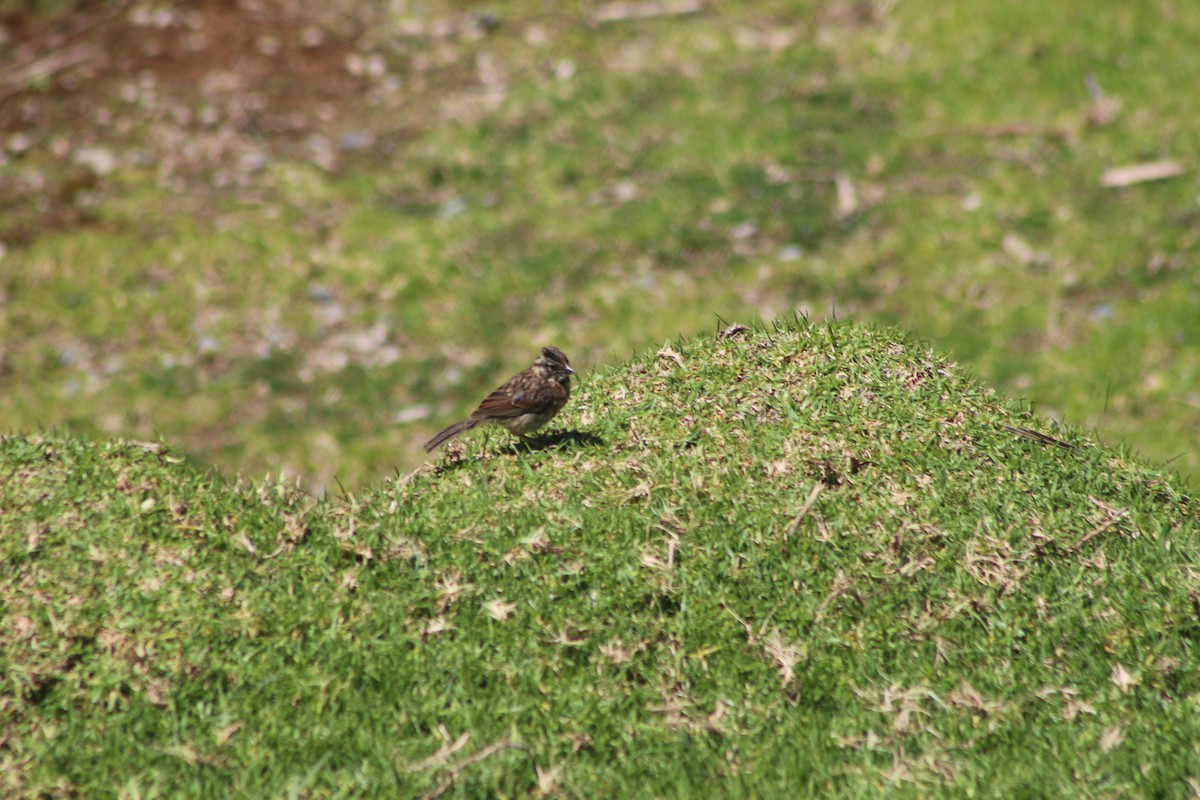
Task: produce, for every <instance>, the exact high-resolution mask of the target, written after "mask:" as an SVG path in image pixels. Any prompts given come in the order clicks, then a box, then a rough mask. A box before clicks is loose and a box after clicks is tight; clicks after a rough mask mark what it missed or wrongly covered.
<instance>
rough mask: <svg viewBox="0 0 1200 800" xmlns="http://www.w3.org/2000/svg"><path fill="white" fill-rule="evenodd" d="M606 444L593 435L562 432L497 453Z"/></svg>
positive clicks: (534, 438)
mask: <svg viewBox="0 0 1200 800" xmlns="http://www.w3.org/2000/svg"><path fill="white" fill-rule="evenodd" d="M596 444H604V440H603V439H601V438H600V437H599V436H596V435H595V434H593V433H584V432H583V431H560V432H558V433H549V434H544V435H542V436H530V437H527V438H526V439H525V441H521V442H513V443H512V444H509V445H508V446H506V447H501V448H500V449H499V450H497V451H496V452H498V453H505V454H510V455H515V454H516V453H521V452H529V451H533V452H537V451H541V450H570V449H572V448H575V447H588V446H590V445H596Z"/></svg>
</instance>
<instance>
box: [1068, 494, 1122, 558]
mask: <svg viewBox="0 0 1200 800" xmlns="http://www.w3.org/2000/svg"><path fill="white" fill-rule="evenodd" d="M1088 500H1091V501H1092V505H1094V506H1096V507H1097V508H1099V509H1101V510H1102V511H1104V512H1105V513H1107V514H1108V515H1109V516H1108V519H1107V520H1105V521H1104V522H1102V523H1100V524H1099V525H1097V526H1096V527H1095V528H1093V529H1092V530H1090V531H1088V532H1087V533H1085V534H1084V535H1083V537H1082V538H1081V539H1080V540H1079V541H1077V542H1075V544H1073V545H1071V546H1070V547H1067V548H1065V549H1064V550H1063V552H1064V553H1074V552H1076V551H1078V550H1079V549H1080V548H1081V547H1083V546H1084V545H1085V544H1087V543H1088V542H1090V541H1091V540H1092V539H1095V538H1096V537H1097V536H1099V535H1100V534H1102V533H1104V532H1105V531H1107V530H1109V529H1110V528H1112V527H1113V526H1114V525H1116V524H1117V523H1118V522H1120V521H1121V520H1123V519H1126V518H1128V517H1129V509H1127V508H1122V509H1116V508H1113V507H1112V506H1110V505H1106V504H1104V503H1102V502H1100V501H1099V500H1097V499H1096V498H1094V497H1092V496H1091V495H1088Z"/></svg>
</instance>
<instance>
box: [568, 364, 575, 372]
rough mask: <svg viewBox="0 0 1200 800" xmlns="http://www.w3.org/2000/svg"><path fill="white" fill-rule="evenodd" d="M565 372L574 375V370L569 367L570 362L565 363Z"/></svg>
mask: <svg viewBox="0 0 1200 800" xmlns="http://www.w3.org/2000/svg"><path fill="white" fill-rule="evenodd" d="M567 372H569V373H571V374H572V375H574V374H575V370H573V369H571V365H570V364H567Z"/></svg>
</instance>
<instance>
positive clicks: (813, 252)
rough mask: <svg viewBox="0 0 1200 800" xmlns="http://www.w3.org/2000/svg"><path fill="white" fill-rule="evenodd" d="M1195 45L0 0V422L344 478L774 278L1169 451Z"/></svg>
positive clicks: (311, 8) (1036, 18)
mask: <svg viewBox="0 0 1200 800" xmlns="http://www.w3.org/2000/svg"><path fill="white" fill-rule="evenodd" d="M1198 41H1200V4H1196V3H1190V2H1181V1H1180V0H1058V2H1054V3H1029V2H1026V1H1025V0H997V2H993V3H988V4H980V3H977V2H974V0H943V2H939V3H925V2H920V3H918V2H911V1H907V2H906V0H875V1H874V2H870V1H868V0H858V1H857V2H855V1H851V2H805V1H804V0H792V1H791V2H783V1H782V0H763V1H762V2H744V1H743V0H632V1H631V2H586V1H582V0H581V1H580V2H570V3H564V2H545V0H512V1H511V2H492V3H471V2H450V1H449V0H426V1H425V2H419V1H418V0H408V1H405V0H392V1H391V2H383V1H381V2H366V0H358V2H348V1H347V0H331V2H326V3H321V4H317V3H305V2H299V0H195V1H194V2H181V1H179V2H173V1H172V0H158V1H157V2H128V1H124V0H111V1H109V2H100V1H98V0H93V2H67V1H66V0H0V431H3V432H12V431H22V432H36V431H38V430H50V429H54V430H58V431H69V432H72V433H76V434H79V435H81V436H87V437H110V436H123V437H130V438H136V439H157V438H160V437H161V438H162V439H164V440H166V441H167V442H169V443H170V444H172V445H173V446H175V447H177V448H179V449H180V450H182V451H183V452H185V453H186V454H187V455H188V456H189V458H191V459H193V460H194V461H196V462H198V463H199V464H202V465H206V466H210V467H212V468H215V469H218V470H219V471H221V472H222V473H224V474H227V475H231V476H232V475H234V474H239V473H240V474H244V475H248V476H250V477H261V476H263V475H264V474H268V473H269V474H272V475H277V474H280V473H283V474H285V475H288V476H294V477H296V478H298V479H300V480H301V482H302V484H303V485H304V486H305V487H306V488H308V489H310V490H312V491H314V492H322V491H325V490H327V489H331V488H332V489H333V490H334V491H337V482H338V481H340V482H341V483H342V484H343V485H345V486H346V488H348V489H354V488H358V487H362V486H366V485H368V484H370V483H372V482H374V481H378V480H380V479H381V478H383V477H386V476H388V475H391V474H393V473H394V472H395V471H397V470H399V471H405V470H407V469H410V468H412V467H414V466H415V465H417V464H419V463H420V462H421V461H422V460H424V459H425V458H426V456H425V454H424V453H423V452H422V451H421V449H420V445H421V443H422V442H423V441H425V440H426V439H427V438H428V437H429V436H431V435H432V434H433V433H434V432H436V431H437V430H438V429H439V428H441V427H442V426H444V425H446V424H448V423H450V422H452V421H454V420H455V419H457V418H458V417H460V416H462V415H465V414H466V413H468V412H469V411H470V410H471V409H472V408H473V407H474V405H475V404H476V403H477V402H478V401H479V399H480V398H481V397H482V396H483V394H484V393H485V392H486V391H487V390H489V389H491V388H492V387H493V386H494V385H496V383H497V382H499V381H501V380H503V379H505V378H507V377H508V376H509V375H510V374H512V373H513V372H515V371H516V370H517V369H520V368H522V367H524V366H526V365H527V364H528V362H529V361H530V360H532V358H533V357H534V356H535V355H536V352H537V348H538V347H540V346H541V345H542V344H556V345H558V346H559V347H561V348H562V349H563V350H564V351H566V352H567V354H568V355H569V356H570V357H571V359H572V362H573V363H574V364H575V365H576V367H577V368H582V369H581V371H584V372H586V370H587V369H588V368H594V367H598V366H600V365H604V364H611V363H616V362H619V361H622V360H624V359H626V358H627V357H629V356H630V355H631V354H632V353H634V352H637V351H640V350H643V349H646V348H649V347H653V346H656V345H658V344H660V343H662V342H663V341H664V340H666V339H670V338H673V337H675V336H677V335H680V334H683V335H693V334H697V333H704V332H711V331H713V330H714V329H716V328H717V327H718V325H719V321H718V317H720V318H721V319H724V320H727V321H738V322H752V321H756V320H764V321H769V320H771V319H773V318H776V317H779V316H787V317H790V316H791V315H793V314H794V313H800V314H803V315H807V316H808V317H809V318H810V319H813V320H822V319H826V318H829V317H832V316H836V317H837V318H838V319H843V320H855V321H861V322H876V323H889V324H890V323H897V324H899V325H901V326H903V327H904V328H906V329H908V330H909V331H911V332H912V333H913V334H914V335H916V336H917V337H919V338H921V339H923V340H925V341H927V342H929V343H930V344H931V345H932V346H934V347H936V348H938V349H940V350H943V351H946V352H948V353H950V354H951V355H952V357H954V358H955V359H957V360H958V361H960V362H961V363H963V364H965V365H968V366H969V367H970V368H971V369H972V370H973V371H974V372H975V373H976V374H977V375H978V376H979V377H980V379H981V380H982V381H984V382H985V383H987V384H990V385H992V386H995V387H996V388H997V389H999V390H1001V391H1003V392H1005V393H1008V394H1010V395H1012V396H1015V397H1021V398H1026V399H1027V400H1028V401H1029V402H1030V403H1032V404H1034V405H1035V406H1036V408H1037V409H1038V410H1039V411H1040V412H1042V413H1045V414H1047V415H1049V416H1051V417H1054V418H1058V419H1062V420H1064V421H1066V422H1070V423H1077V424H1082V425H1085V426H1090V427H1093V428H1095V429H1097V430H1098V432H1099V433H1100V435H1101V436H1102V437H1103V438H1105V439H1107V440H1110V441H1120V442H1126V443H1129V444H1130V445H1132V446H1133V447H1134V448H1135V449H1136V450H1137V451H1139V452H1140V453H1141V454H1142V455H1144V456H1147V457H1149V458H1153V459H1156V460H1168V459H1169V460H1172V463H1173V464H1174V465H1175V467H1176V468H1177V469H1179V470H1180V471H1181V472H1183V473H1184V474H1185V475H1187V476H1189V478H1190V479H1191V480H1192V481H1193V482H1194V481H1195V478H1196V476H1197V475H1200V424H1198V417H1200V388H1198V379H1200V264H1198V262H1197V254H1198V243H1200V242H1198V239H1200V186H1198V181H1197V175H1198V173H1197V166H1198V164H1200V135H1198V134H1197V131H1200V106H1198V105H1197V103H1196V101H1195V81H1194V78H1188V77H1186V76H1195V75H1200V48H1197V47H1196V43H1197V42H1198ZM585 380H586V375H585Z"/></svg>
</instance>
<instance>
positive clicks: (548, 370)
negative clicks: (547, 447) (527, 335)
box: [425, 346, 575, 453]
mask: <svg viewBox="0 0 1200 800" xmlns="http://www.w3.org/2000/svg"><path fill="white" fill-rule="evenodd" d="M574 374H575V370H573V369H571V362H570V361H568V360H567V357H566V355H564V354H563V351H562V350H559V349H558V348H557V347H551V346H547V347H543V348H542V354H541V355H540V356H538V357H537V358H536V359H535V360H534V362H533V363H532V364H530V365H529V366H528V367H527V368H526V369H523V370H521V371H520V372H518V373H517V374H516V375H514V376H512V377H511V378H509V379H508V380H507V381H505V383H504V385H503V386H501V387H500V388H499V389H497V390H496V391H494V392H492V393H491V394H489V395H488V396H487V397H485V398H484V400H483V402H482V403H480V404H479V408H477V409H475V410H474V411H473V412H471V416H469V417H467V418H466V419H464V420H462V421H461V422H456V423H454V424H453V425H451V426H450V427H449V428H446V429H445V430H444V431H442V432H441V433H439V434H438V435H437V436H434V437H433V438H432V439H430V440H429V441H428V442H426V443H425V452H426V453H431V452H433V451H434V449H436V448H437V447H440V446H441V445H442V444H444V443H445V442H447V441H449V440H450V439H453V438H454V437H455V436H458V435H459V434H461V433H466V432H467V431H469V430H471V429H472V428H476V427H478V426H480V425H499V426H501V427H502V428H504V429H505V430H507V431H508V432H509V433H511V434H513V435H514V436H516V437H517V438H519V439H521V440H522V441H527V439H526V437H525V435H526V434H528V433H533V432H534V431H536V430H537V429H538V428H540V427H542V426H543V425H545V424H546V423H547V422H549V421H550V420H552V419H553V418H554V416H555V415H556V414H557V413H558V412H559V411H562V409H563V406H565V405H566V404H567V400H568V399H570V397H571V376H572V375H574Z"/></svg>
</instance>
